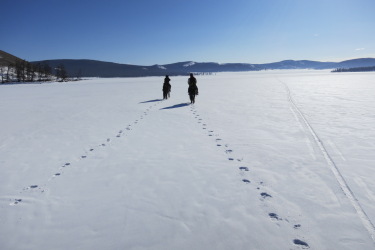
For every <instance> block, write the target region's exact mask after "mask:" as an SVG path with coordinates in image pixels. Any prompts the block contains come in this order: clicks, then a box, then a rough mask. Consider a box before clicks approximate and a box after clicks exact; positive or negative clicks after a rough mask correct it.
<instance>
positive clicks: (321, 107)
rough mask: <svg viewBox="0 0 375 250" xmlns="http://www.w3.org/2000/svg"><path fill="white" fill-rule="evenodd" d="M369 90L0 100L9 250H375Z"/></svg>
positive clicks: (339, 81)
mask: <svg viewBox="0 0 375 250" xmlns="http://www.w3.org/2000/svg"><path fill="white" fill-rule="evenodd" d="M374 76H375V75H374V73H340V74H333V73H330V72H329V71H290V70H289V71H263V72H250V73H220V74H217V75H210V76H197V80H198V87H199V92H200V94H199V96H198V97H197V98H196V103H195V105H190V104H189V103H188V99H189V98H188V95H187V78H188V77H187V76H186V77H171V80H172V81H171V84H172V93H171V98H170V99H168V100H164V101H163V100H161V97H162V91H161V89H162V83H163V77H147V78H115V79H90V80H85V81H80V82H70V83H44V84H16V85H3V86H0V117H1V129H0V171H1V172H0V249H1V250H16V249H32V250H34V249H35V250H36V249H38V250H41V249H46V250H47V249H48V250H49V249H61V250H65V249H85V250H86V249H87V250H92V249H160V250H165V249H166V250H174V249H187V250H192V249H194V250H200V249H202V250H203V249H204V250H206V249H215V250H219V249H236V250H238V249H267V250H268V249H271V250H273V249H303V248H309V249H319V250H320V249H340V250H342V249H374V248H375V244H374V240H375V239H374V224H373V223H375V154H374V148H375V126H374V124H375V99H374V97H375V80H374V79H375V78H374Z"/></svg>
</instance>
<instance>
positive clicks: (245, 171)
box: [190, 104, 310, 249]
mask: <svg viewBox="0 0 375 250" xmlns="http://www.w3.org/2000/svg"><path fill="white" fill-rule="evenodd" d="M190 111H191V112H192V114H193V116H194V118H195V119H197V123H198V124H201V125H202V129H203V130H204V131H207V132H208V136H212V137H216V138H215V140H214V141H215V143H216V146H217V147H224V150H223V152H224V153H225V154H226V156H227V160H228V161H229V162H230V163H232V164H233V163H235V165H240V166H236V167H237V168H238V170H239V171H240V173H239V175H240V177H241V181H242V182H243V183H244V184H245V185H251V184H252V182H251V181H250V180H249V179H250V178H249V177H248V175H249V172H250V171H249V167H247V166H244V165H243V164H239V163H240V162H242V161H243V157H233V156H232V154H233V152H234V150H233V149H232V148H231V147H230V146H229V145H230V144H227V143H224V140H223V139H222V138H220V137H219V135H218V134H215V133H214V130H211V129H208V126H207V124H206V123H204V120H203V118H202V117H201V115H200V114H199V112H198V110H197V109H196V108H195V105H194V104H192V105H191V107H190ZM223 145H224V146H223ZM255 185H256V183H255ZM259 185H260V186H262V185H263V182H262V181H260V182H259ZM256 189H257V190H260V189H261V188H260V187H259V186H258V185H257V187H256ZM260 199H261V201H262V202H266V201H267V202H270V201H271V199H272V195H270V194H268V193H267V192H261V193H260ZM267 215H268V216H269V218H270V220H271V221H274V222H277V223H280V222H282V223H289V220H288V219H283V218H282V217H280V216H279V215H278V214H276V213H273V212H269V213H267ZM301 227H302V225H301V224H295V225H293V229H294V230H298V229H300V228H301ZM299 238H304V237H300V236H296V238H294V239H293V240H292V242H293V244H294V245H295V246H297V247H299V248H302V249H309V248H310V246H309V244H308V243H307V242H306V241H304V240H300V239H299Z"/></svg>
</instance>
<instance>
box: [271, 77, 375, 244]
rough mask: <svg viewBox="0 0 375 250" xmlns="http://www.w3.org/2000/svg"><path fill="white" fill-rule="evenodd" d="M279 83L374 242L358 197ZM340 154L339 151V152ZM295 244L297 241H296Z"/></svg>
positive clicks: (374, 237)
mask: <svg viewBox="0 0 375 250" xmlns="http://www.w3.org/2000/svg"><path fill="white" fill-rule="evenodd" d="M278 81H279V82H280V83H281V84H283V85H284V87H285V89H286V92H287V96H288V101H289V103H290V105H291V106H292V108H293V109H292V111H293V110H294V111H293V112H296V113H297V114H298V116H299V117H300V118H301V119H302V121H303V123H304V125H305V127H307V129H308V131H309V133H310V134H311V136H312V137H313V138H314V141H315V143H316V144H317V146H318V147H319V149H320V151H321V153H322V155H323V156H324V158H325V160H326V162H327V164H328V166H329V168H330V169H331V171H332V173H333V175H334V177H335V179H336V180H337V182H338V184H339V186H340V188H341V190H342V191H343V192H344V194H345V196H346V197H347V198H348V200H349V201H350V203H351V205H352V206H353V207H354V209H355V211H356V213H357V215H358V217H359V218H360V220H361V222H362V224H363V226H364V227H365V228H366V230H367V231H368V233H369V235H370V238H371V239H372V240H373V242H374V243H375V227H374V224H373V223H372V221H371V220H370V218H369V217H368V216H367V214H366V212H365V211H364V210H363V208H362V206H361V204H360V203H359V201H358V199H357V198H356V196H355V195H354V193H353V191H352V190H351V189H350V187H349V185H348V183H347V182H346V180H345V179H344V177H343V175H342V174H341V172H340V169H339V168H338V167H337V165H336V163H335V162H334V161H333V158H332V157H331V155H330V154H329V153H328V151H327V149H326V147H325V146H324V144H323V142H322V140H321V139H320V138H319V136H318V134H317V133H316V132H315V130H314V128H313V127H312V126H311V124H310V122H309V121H308V120H307V119H306V117H305V115H304V114H303V113H302V111H301V110H300V109H299V108H298V106H297V104H296V102H295V101H294V99H293V97H292V94H291V92H290V89H289V87H288V85H287V84H286V83H285V82H282V81H281V80H278ZM340 154H341V153H340ZM340 156H341V157H342V159H343V160H345V158H344V156H343V155H342V154H341V155H340ZM296 244H297V243H296Z"/></svg>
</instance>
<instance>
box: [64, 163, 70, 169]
mask: <svg viewBox="0 0 375 250" xmlns="http://www.w3.org/2000/svg"><path fill="white" fill-rule="evenodd" d="M66 166H70V162H67V163H65V164H64V166H62V167H63V168H65V167H66Z"/></svg>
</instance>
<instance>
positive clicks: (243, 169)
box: [239, 167, 249, 171]
mask: <svg viewBox="0 0 375 250" xmlns="http://www.w3.org/2000/svg"><path fill="white" fill-rule="evenodd" d="M239 169H240V170H242V171H249V168H248V167H239Z"/></svg>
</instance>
